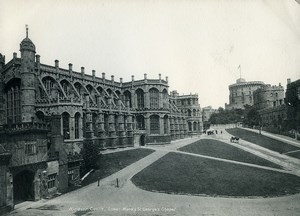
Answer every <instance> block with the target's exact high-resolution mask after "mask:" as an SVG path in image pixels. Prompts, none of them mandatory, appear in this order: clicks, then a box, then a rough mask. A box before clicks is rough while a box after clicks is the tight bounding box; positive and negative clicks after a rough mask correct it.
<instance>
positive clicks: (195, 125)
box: [193, 122, 197, 131]
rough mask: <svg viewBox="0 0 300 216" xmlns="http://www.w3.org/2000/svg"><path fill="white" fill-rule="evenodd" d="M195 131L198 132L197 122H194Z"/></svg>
mask: <svg viewBox="0 0 300 216" xmlns="http://www.w3.org/2000/svg"><path fill="white" fill-rule="evenodd" d="M193 130H194V131H196V130H197V123H196V122H194V124H193Z"/></svg>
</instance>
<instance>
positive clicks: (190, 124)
mask: <svg viewBox="0 0 300 216" xmlns="http://www.w3.org/2000/svg"><path fill="white" fill-rule="evenodd" d="M188 125H189V131H192V122H188Z"/></svg>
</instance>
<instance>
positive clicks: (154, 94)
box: [149, 88, 159, 109]
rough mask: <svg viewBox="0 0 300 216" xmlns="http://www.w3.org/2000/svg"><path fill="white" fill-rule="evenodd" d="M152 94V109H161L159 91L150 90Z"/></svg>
mask: <svg viewBox="0 0 300 216" xmlns="http://www.w3.org/2000/svg"><path fill="white" fill-rule="evenodd" d="M149 93H150V108H152V109H153V108H159V91H158V90H157V89H156V88H152V89H150V90H149Z"/></svg>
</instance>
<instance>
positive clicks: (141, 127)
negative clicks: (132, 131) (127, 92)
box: [136, 115, 145, 130]
mask: <svg viewBox="0 0 300 216" xmlns="http://www.w3.org/2000/svg"><path fill="white" fill-rule="evenodd" d="M136 122H137V129H139V130H145V118H144V116H142V115H138V116H137V117H136Z"/></svg>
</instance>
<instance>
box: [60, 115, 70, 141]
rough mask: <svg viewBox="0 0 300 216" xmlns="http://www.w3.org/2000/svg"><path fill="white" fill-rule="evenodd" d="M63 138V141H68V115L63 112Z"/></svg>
mask: <svg viewBox="0 0 300 216" xmlns="http://www.w3.org/2000/svg"><path fill="white" fill-rule="evenodd" d="M62 123H63V136H64V139H70V114H69V113H67V112H64V113H63V114H62Z"/></svg>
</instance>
